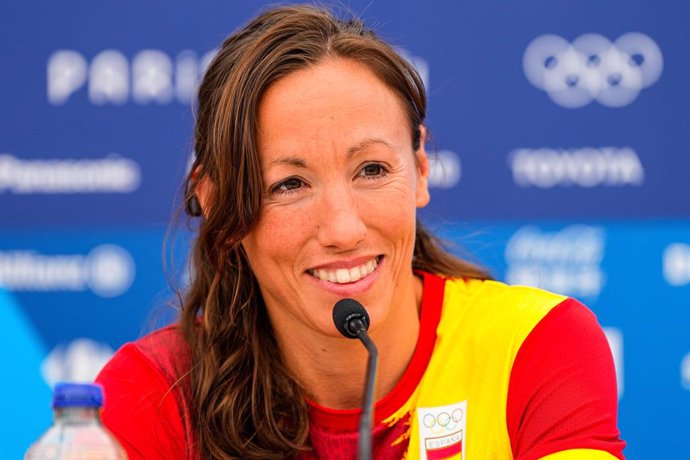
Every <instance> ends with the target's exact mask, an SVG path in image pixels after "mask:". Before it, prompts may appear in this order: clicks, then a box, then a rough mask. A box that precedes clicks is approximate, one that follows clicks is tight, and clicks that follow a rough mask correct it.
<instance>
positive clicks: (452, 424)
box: [422, 409, 464, 434]
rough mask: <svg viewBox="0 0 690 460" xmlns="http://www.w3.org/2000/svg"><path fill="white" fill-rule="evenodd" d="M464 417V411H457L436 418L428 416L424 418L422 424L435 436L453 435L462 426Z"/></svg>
mask: <svg viewBox="0 0 690 460" xmlns="http://www.w3.org/2000/svg"><path fill="white" fill-rule="evenodd" d="M463 416H464V413H463V411H462V409H455V410H454V411H453V412H451V413H450V414H449V413H448V412H441V413H439V414H437V415H436V416H434V415H433V414H426V415H424V417H423V418H422V424H423V425H424V426H425V427H426V428H428V429H429V430H431V432H432V433H434V434H441V433H443V432H446V433H452V432H453V431H455V430H456V429H457V428H458V426H459V425H460V421H461V420H462V417H463Z"/></svg>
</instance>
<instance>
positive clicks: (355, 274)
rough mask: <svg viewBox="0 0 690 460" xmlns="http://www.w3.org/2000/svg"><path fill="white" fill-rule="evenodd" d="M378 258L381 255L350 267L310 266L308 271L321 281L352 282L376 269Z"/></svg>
mask: <svg viewBox="0 0 690 460" xmlns="http://www.w3.org/2000/svg"><path fill="white" fill-rule="evenodd" d="M380 259H381V256H377V257H373V258H371V259H370V260H368V261H366V262H364V263H361V264H359V265H357V266H354V267H350V268H333V269H327V268H312V269H310V270H308V271H309V274H310V275H312V276H314V277H315V278H318V279H320V280H321V281H328V282H330V283H337V284H347V283H354V282H356V281H359V280H360V279H362V278H364V277H366V276H367V275H369V274H370V273H372V272H373V271H374V270H376V267H377V266H378V264H379V260H380Z"/></svg>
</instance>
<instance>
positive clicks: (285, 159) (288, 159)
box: [268, 138, 394, 168]
mask: <svg viewBox="0 0 690 460" xmlns="http://www.w3.org/2000/svg"><path fill="white" fill-rule="evenodd" d="M372 145H383V146H385V147H387V148H389V149H394V147H393V145H391V143H390V142H387V141H385V140H383V139H380V138H371V139H365V140H363V141H361V142H358V143H356V144H355V145H353V146H351V147H349V148H348V149H347V151H346V152H345V154H346V155H347V157H348V159H349V158H352V157H353V156H354V155H356V154H357V153H360V152H361V151H363V150H366V149H367V148H368V147H370V146H372ZM280 165H288V166H295V167H297V168H306V167H307V162H306V161H305V160H304V158H300V157H298V156H293V155H288V156H281V157H278V158H275V159H273V160H271V162H270V163H269V164H268V168H272V167H273V166H280Z"/></svg>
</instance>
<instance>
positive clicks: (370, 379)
mask: <svg viewBox="0 0 690 460" xmlns="http://www.w3.org/2000/svg"><path fill="white" fill-rule="evenodd" d="M357 338H358V339H359V340H360V341H361V342H362V343H363V344H364V347H365V348H366V349H367V351H368V352H369V358H368V359H367V374H366V377H365V378H364V382H365V383H364V400H363V401H362V416H361V418H360V419H359V443H358V446H357V450H358V452H359V456H358V458H359V459H360V460H365V459H370V458H371V454H372V446H371V433H372V429H373V426H374V411H373V408H374V392H375V385H376V370H377V367H378V361H379V352H378V350H377V349H376V345H374V341H373V340H371V337H369V334H368V333H367V330H366V329H361V330H360V331H359V333H358V334H357Z"/></svg>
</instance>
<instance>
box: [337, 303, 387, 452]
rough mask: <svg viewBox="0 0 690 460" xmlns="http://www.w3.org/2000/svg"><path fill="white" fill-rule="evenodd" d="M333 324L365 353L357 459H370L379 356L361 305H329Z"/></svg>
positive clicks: (366, 314) (367, 318)
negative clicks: (360, 343)
mask: <svg viewBox="0 0 690 460" xmlns="http://www.w3.org/2000/svg"><path fill="white" fill-rule="evenodd" d="M333 323H334V324H335V327H336V329H338V332H340V333H341V334H342V335H344V336H345V337H347V338H348V339H359V340H360V341H361V342H362V343H363V344H364V347H365V348H366V349H367V351H368V352H369V359H368V360H367V374H366V377H365V378H364V400H363V401H362V416H361V417H360V419H359V441H358V445H357V450H358V453H359V455H358V458H359V460H368V459H371V430H372V426H373V424H374V423H373V422H374V411H373V408H374V386H375V384H376V367H377V366H378V358H379V353H378V350H377V349H376V345H374V342H373V341H372V340H371V337H369V334H368V333H367V330H368V329H369V314H368V313H367V311H366V310H365V309H364V307H363V306H362V304H361V303H359V302H357V301H356V300H354V299H341V300H339V301H338V302H336V304H335V305H334V306H333Z"/></svg>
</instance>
